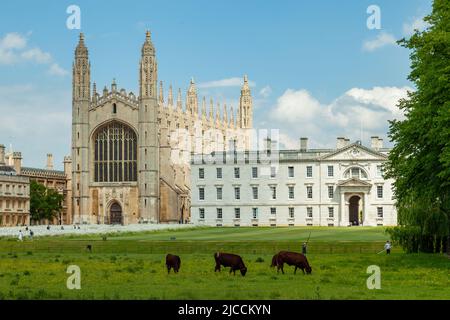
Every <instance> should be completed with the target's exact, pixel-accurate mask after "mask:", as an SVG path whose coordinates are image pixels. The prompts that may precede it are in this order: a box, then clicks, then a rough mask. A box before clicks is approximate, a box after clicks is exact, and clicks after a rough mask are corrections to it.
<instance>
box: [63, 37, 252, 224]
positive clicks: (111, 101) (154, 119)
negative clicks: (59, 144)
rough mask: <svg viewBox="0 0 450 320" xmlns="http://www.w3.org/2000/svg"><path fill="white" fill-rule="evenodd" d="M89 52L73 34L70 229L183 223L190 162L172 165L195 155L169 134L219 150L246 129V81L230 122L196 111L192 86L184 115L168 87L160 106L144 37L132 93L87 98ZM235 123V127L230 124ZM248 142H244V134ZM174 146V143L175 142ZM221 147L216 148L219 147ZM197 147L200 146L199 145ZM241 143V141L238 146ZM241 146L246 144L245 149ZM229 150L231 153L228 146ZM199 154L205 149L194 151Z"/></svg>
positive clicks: (248, 95) (220, 115)
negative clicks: (211, 137) (215, 143)
mask: <svg viewBox="0 0 450 320" xmlns="http://www.w3.org/2000/svg"><path fill="white" fill-rule="evenodd" d="M90 67H91V65H90V61H89V54H88V49H87V47H86V45H85V43H84V36H83V34H80V38H79V43H78V45H77V47H76V49H75V61H74V63H73V99H72V200H73V203H72V210H73V216H72V219H73V220H72V221H73V223H87V224H97V223H99V224H133V223H171V222H172V223H178V222H179V221H186V220H189V219H190V205H191V186H190V162H189V161H185V162H182V161H174V159H175V158H177V159H179V158H180V157H181V158H183V157H185V158H186V156H187V158H189V156H190V154H191V152H194V151H195V150H194V146H193V145H185V147H183V145H181V147H180V144H179V143H174V140H176V139H173V137H172V136H173V133H174V132H176V131H180V130H185V132H186V133H187V135H189V136H190V137H192V139H191V141H193V140H195V138H194V131H195V130H197V131H198V130H200V132H202V134H203V133H204V132H205V131H208V130H209V131H211V130H215V131H218V132H220V133H221V134H222V135H221V138H220V139H222V138H223V145H222V146H223V147H224V148H225V149H227V148H228V147H229V145H230V144H229V142H230V141H233V142H236V141H237V142H238V143H240V141H245V138H242V137H243V136H245V135H246V134H247V133H246V132H249V131H250V129H251V128H252V117H253V115H252V97H251V92H250V88H249V84H248V79H247V77H246V76H245V77H244V82H243V86H242V89H241V97H240V102H239V108H238V110H237V115H236V117H235V115H234V113H233V108H232V107H231V108H230V112H228V110H227V106H226V105H223V108H222V112H221V110H220V104H217V107H216V110H215V114H214V103H213V100H212V99H211V100H210V106H209V114H207V113H206V99H205V98H204V97H203V99H202V106H201V111H200V112H199V108H198V104H199V103H198V97H197V89H196V86H195V83H194V81H193V80H191V82H190V85H189V88H188V90H187V93H186V103H185V107H184V108H183V103H182V98H181V90H178V97H177V100H176V103H175V104H174V99H173V93H172V87H171V86H170V88H169V93H168V98H167V102H166V101H165V99H164V94H163V86H162V82H160V83H159V87H158V65H157V60H156V52H155V48H154V46H153V44H152V41H151V37H150V32H147V34H146V39H145V42H144V44H143V45H142V50H141V59H140V66H139V94H138V95H135V94H134V93H132V92H128V93H127V92H126V91H125V89H120V90H118V89H117V84H116V82H115V80H113V82H112V84H111V88H110V89H108V88H107V87H106V86H105V88H104V89H103V92H101V93H99V92H97V88H96V84H95V82H94V83H93V85H92V91H91V72H90ZM235 119H236V121H235ZM247 136H248V135H247ZM175 142H176V141H175ZM221 142H222V141H221ZM202 143H203V144H204V143H205V142H204V140H202ZM244 143H245V142H244ZM247 143H248V142H247ZM234 147H235V146H234ZM200 151H204V150H200Z"/></svg>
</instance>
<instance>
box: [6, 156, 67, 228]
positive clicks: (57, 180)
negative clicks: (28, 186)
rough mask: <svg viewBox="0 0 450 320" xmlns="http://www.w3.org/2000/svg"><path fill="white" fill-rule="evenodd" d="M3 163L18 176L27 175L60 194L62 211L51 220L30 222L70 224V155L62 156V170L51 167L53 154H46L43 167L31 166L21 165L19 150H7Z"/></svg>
mask: <svg viewBox="0 0 450 320" xmlns="http://www.w3.org/2000/svg"><path fill="white" fill-rule="evenodd" d="M5 164H6V165H7V166H10V167H11V168H14V170H15V172H16V173H17V174H19V175H20V176H23V177H27V178H28V179H29V182H31V181H36V182H38V183H40V184H42V185H44V186H45V187H47V188H49V189H53V190H56V191H58V193H60V194H62V195H63V197H64V199H63V204H62V207H63V209H62V211H61V212H60V214H58V215H57V216H56V217H55V218H54V219H52V220H50V221H49V220H45V221H29V222H30V223H31V224H71V223H72V208H71V205H72V200H71V199H72V191H71V188H72V183H71V178H72V166H71V161H70V157H65V158H64V171H60V170H55V169H54V167H53V155H52V154H47V164H46V166H45V168H31V167H23V166H22V154H21V153H20V152H13V151H12V150H11V151H10V152H7V153H6V154H5Z"/></svg>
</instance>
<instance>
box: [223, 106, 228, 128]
mask: <svg viewBox="0 0 450 320" xmlns="http://www.w3.org/2000/svg"><path fill="white" fill-rule="evenodd" d="M222 120H223V123H224V124H225V126H228V112H227V104H226V103H224V105H223V116H222Z"/></svg>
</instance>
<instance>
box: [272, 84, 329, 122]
mask: <svg viewBox="0 0 450 320" xmlns="http://www.w3.org/2000/svg"><path fill="white" fill-rule="evenodd" d="M320 110H321V105H320V103H319V101H317V100H316V99H315V98H314V97H312V96H311V94H310V93H309V92H308V91H306V90H299V91H295V90H292V89H288V90H286V92H285V93H284V94H283V95H282V96H281V97H279V98H278V100H277V106H276V109H275V112H274V114H273V116H274V118H275V119H278V120H280V121H283V122H286V123H304V122H309V121H310V120H312V119H313V118H314V117H315V116H316V115H317V114H318V113H320Z"/></svg>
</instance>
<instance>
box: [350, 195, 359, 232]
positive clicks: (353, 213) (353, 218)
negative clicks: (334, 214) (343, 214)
mask: <svg viewBox="0 0 450 320" xmlns="http://www.w3.org/2000/svg"><path fill="white" fill-rule="evenodd" d="M360 201H361V197H359V196H352V197H351V198H350V199H349V207H348V211H349V212H348V213H349V214H348V217H349V221H350V224H351V225H356V226H357V225H359V224H360V223H361V221H360V219H359V202H360Z"/></svg>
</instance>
